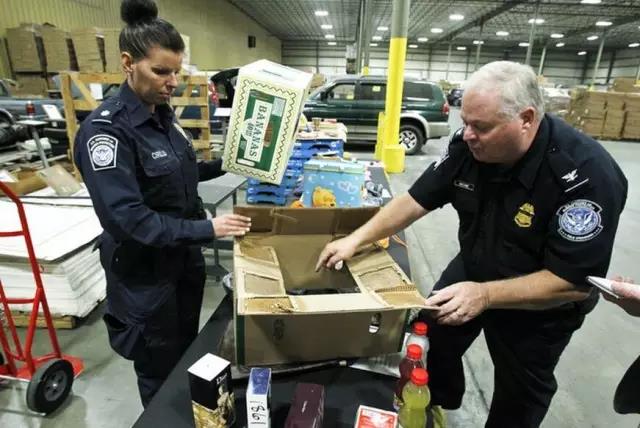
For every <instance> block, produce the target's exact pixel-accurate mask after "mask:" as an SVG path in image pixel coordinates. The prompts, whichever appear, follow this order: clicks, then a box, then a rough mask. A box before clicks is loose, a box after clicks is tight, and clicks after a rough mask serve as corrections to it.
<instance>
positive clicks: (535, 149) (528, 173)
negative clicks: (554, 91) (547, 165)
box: [514, 115, 549, 190]
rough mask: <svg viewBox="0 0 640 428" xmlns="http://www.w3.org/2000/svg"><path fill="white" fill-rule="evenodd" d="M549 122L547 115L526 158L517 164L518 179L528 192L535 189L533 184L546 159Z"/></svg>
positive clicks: (541, 122)
mask: <svg viewBox="0 0 640 428" xmlns="http://www.w3.org/2000/svg"><path fill="white" fill-rule="evenodd" d="M548 122H549V120H548V119H547V116H546V115H545V116H544V117H543V118H542V120H541V121H540V127H539V128H538V132H537V133H536V137H535V138H534V140H533V143H532V144H531V147H529V150H527V153H525V155H524V157H523V158H522V159H520V161H518V163H517V164H516V171H514V172H515V173H516V174H517V177H518V179H519V180H520V182H521V183H522V185H523V186H525V187H526V188H527V189H528V190H531V189H532V188H533V183H534V181H535V179H536V177H537V175H538V170H539V169H540V165H541V164H542V160H543V159H544V154H545V152H546V149H547V146H548V144H549V123H548Z"/></svg>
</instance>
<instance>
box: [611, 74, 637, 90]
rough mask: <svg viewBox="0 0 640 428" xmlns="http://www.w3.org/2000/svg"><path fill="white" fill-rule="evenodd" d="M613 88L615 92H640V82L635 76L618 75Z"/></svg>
mask: <svg viewBox="0 0 640 428" xmlns="http://www.w3.org/2000/svg"><path fill="white" fill-rule="evenodd" d="M612 89H613V90H614V91H615V92H640V84H638V82H637V81H636V79H635V78H634V77H616V78H615V79H613V87H612Z"/></svg>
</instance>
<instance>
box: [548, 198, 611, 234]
mask: <svg viewBox="0 0 640 428" xmlns="http://www.w3.org/2000/svg"><path fill="white" fill-rule="evenodd" d="M601 211H602V207H600V205H598V204H596V203H595V202H592V201H589V200H587V199H577V200H575V201H571V202H569V203H568V204H566V205H563V206H562V207H561V208H560V209H559V210H558V212H557V214H558V226H559V227H558V233H559V234H560V235H561V236H562V237H563V238H565V239H567V240H569V241H573V242H584V241H589V240H591V239H593V238H595V237H596V236H598V234H599V233H600V232H601V231H602V228H603V227H602V216H601V215H600V213H601Z"/></svg>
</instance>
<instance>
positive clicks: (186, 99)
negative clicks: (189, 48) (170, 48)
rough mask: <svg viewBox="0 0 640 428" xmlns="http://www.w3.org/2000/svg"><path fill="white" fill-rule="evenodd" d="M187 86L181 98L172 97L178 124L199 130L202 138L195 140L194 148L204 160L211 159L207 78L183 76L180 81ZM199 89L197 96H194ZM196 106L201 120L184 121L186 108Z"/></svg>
mask: <svg viewBox="0 0 640 428" xmlns="http://www.w3.org/2000/svg"><path fill="white" fill-rule="evenodd" d="M178 81H179V82H180V83H183V84H186V85H187V87H186V88H185V90H184V92H183V93H182V96H181V97H172V98H171V105H172V106H173V107H174V108H175V111H176V117H177V118H178V123H179V124H180V126H182V127H183V128H187V129H198V130H199V131H200V132H199V134H200V136H199V138H198V139H195V140H193V148H194V149H196V150H198V151H200V152H201V154H202V157H203V159H206V160H209V159H211V127H210V126H211V125H210V123H209V88H208V84H207V77H206V76H189V75H183V76H180V78H179V79H178ZM194 89H197V94H193V92H194ZM187 106H195V107H198V109H199V110H200V119H182V114H183V113H184V110H185V107H187Z"/></svg>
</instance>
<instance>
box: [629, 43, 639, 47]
mask: <svg viewBox="0 0 640 428" xmlns="http://www.w3.org/2000/svg"><path fill="white" fill-rule="evenodd" d="M638 46H640V43H630V44H629V47H630V48H637V47H638Z"/></svg>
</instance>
